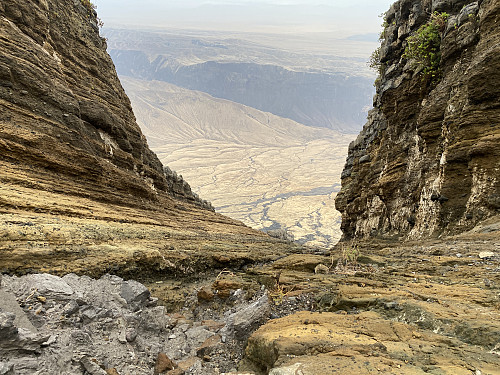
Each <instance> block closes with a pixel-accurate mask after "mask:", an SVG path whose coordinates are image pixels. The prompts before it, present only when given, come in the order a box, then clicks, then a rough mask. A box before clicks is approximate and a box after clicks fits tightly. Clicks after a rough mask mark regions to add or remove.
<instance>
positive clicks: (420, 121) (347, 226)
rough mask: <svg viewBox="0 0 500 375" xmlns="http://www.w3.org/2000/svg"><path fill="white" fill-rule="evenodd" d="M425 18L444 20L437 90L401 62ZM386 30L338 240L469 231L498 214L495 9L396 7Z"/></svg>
mask: <svg viewBox="0 0 500 375" xmlns="http://www.w3.org/2000/svg"><path fill="white" fill-rule="evenodd" d="M433 12H438V14H442V13H444V12H445V13H447V14H448V15H449V16H448V19H447V23H446V24H445V25H443V28H442V30H441V31H440V34H441V41H440V54H441V62H440V67H441V71H442V78H441V80H440V81H439V82H438V83H437V84H436V82H435V81H434V82H432V81H431V80H430V79H426V78H425V75H423V74H422V69H421V68H420V69H419V68H418V66H416V65H415V64H414V62H412V61H411V60H410V59H407V58H406V57H405V55H404V50H405V47H406V46H407V44H408V38H409V37H410V36H411V35H412V34H415V33H416V31H417V29H418V28H419V27H420V26H421V25H423V24H426V23H427V22H429V19H430V15H431V14H432V13H433ZM385 20H386V25H387V26H386V28H385V31H384V36H385V38H384V40H383V42H382V46H381V49H380V61H381V63H382V73H381V76H380V77H379V81H378V82H377V94H376V96H375V98H374V107H375V108H374V109H373V110H372V111H371V112H370V114H369V116H368V122H367V124H366V125H365V126H364V128H363V130H362V132H361V133H360V135H359V136H358V138H357V139H356V141H354V142H353V143H352V144H351V145H350V147H349V155H348V158H347V162H346V165H345V169H344V172H343V174H342V191H341V192H340V194H339V195H338V197H337V199H336V206H337V208H338V209H339V211H341V212H342V216H343V219H342V230H343V235H344V239H352V238H357V239H362V238H368V237H384V238H391V237H398V238H405V239H417V238H425V237H429V236H436V235H441V234H450V233H456V232H462V231H464V230H467V229H470V228H472V227H474V226H475V225H476V224H477V223H478V222H480V221H483V220H485V219H487V218H488V217H491V216H494V215H498V214H499V210H500V147H499V145H500V105H499V103H500V101H499V98H500V86H499V83H500V27H499V25H500V3H499V2H498V1H496V0H483V1H474V2H473V1H465V0H463V1H460V0H432V1H430V0H400V1H398V2H396V3H395V4H394V5H393V6H392V7H391V8H390V10H389V11H388V12H387V13H386V15H385Z"/></svg>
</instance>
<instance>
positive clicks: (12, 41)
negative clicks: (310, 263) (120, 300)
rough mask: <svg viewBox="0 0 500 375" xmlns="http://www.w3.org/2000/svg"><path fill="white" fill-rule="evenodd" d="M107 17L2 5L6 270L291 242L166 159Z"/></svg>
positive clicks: (173, 269)
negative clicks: (143, 122) (105, 26)
mask: <svg viewBox="0 0 500 375" xmlns="http://www.w3.org/2000/svg"><path fill="white" fill-rule="evenodd" d="M97 23H98V21H97V18H96V15H95V12H94V11H93V9H92V7H91V4H90V2H88V1H83V0H70V1H62V0H41V1H37V0H30V1H19V0H5V1H2V2H1V3H0V213H1V215H0V270H1V271H3V272H17V273H26V272H33V271H42V272H46V271H51V272H52V273H55V274H66V273H68V272H78V273H80V274H82V273H86V274H91V275H94V276H99V275H102V274H103V273H105V272H114V273H117V274H120V275H122V276H124V275H127V276H129V277H130V276H138V275H140V276H141V277H144V276H146V275H148V274H150V272H153V273H159V274H161V275H163V276H168V275H177V274H179V272H182V273H187V274H191V275H192V274H193V272H196V271H202V269H201V268H203V269H206V268H211V267H213V266H215V263H213V262H216V263H219V260H220V259H222V263H219V265H220V267H221V268H224V267H226V266H228V265H229V264H232V263H233V262H236V263H237V264H239V265H243V264H245V263H246V262H247V261H248V260H249V259H250V258H251V259H253V260H252V261H250V262H253V261H255V260H256V259H261V258H262V257H267V256H271V255H270V254H272V253H274V254H279V253H281V252H282V251H286V249H288V248H289V246H288V245H286V244H284V243H283V242H282V241H281V244H279V241H276V240H272V239H270V238H269V237H268V236H267V235H265V234H263V233H260V232H257V231H255V230H252V229H250V228H248V227H245V226H244V225H243V224H242V223H241V222H238V221H235V220H232V219H229V218H227V217H224V216H222V215H218V214H215V213H214V212H212V208H211V206H210V204H209V203H208V202H206V201H202V200H201V199H199V198H198V197H197V196H196V195H195V194H193V193H192V191H191V189H190V187H189V185H188V184H187V182H186V181H184V180H183V179H182V178H181V177H179V176H177V175H176V174H175V173H173V172H172V171H170V170H169V169H166V170H164V169H163V166H162V165H161V163H160V162H159V160H158V158H157V157H156V156H155V154H154V153H153V152H152V151H151V150H150V149H149V148H148V145H147V143H146V140H145V137H144V136H143V134H142V133H141V131H140V129H139V126H138V125H137V123H136V121H135V117H134V114H133V112H132V109H131V106H130V101H129V99H128V98H127V96H126V95H125V93H124V91H123V89H122V86H121V84H120V82H119V80H118V77H117V75H116V71H115V68H114V66H113V63H112V61H111V58H110V57H109V55H108V54H107V52H106V40H105V39H103V38H101V37H100V36H99V28H98V25H97ZM275 245H277V247H276V246H275ZM278 248H280V249H279V250H278ZM266 254H267V255H266ZM222 255H224V256H222ZM201 259H203V261H201ZM218 259H219V260H218ZM181 263H182V264H183V265H181ZM179 267H180V268H179ZM199 267H201V268H199ZM181 269H183V270H184V271H181Z"/></svg>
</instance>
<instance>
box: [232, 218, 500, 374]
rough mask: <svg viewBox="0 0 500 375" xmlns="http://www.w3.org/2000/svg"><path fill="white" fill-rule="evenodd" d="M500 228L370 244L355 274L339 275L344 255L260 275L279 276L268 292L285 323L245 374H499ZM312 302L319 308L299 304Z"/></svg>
mask: <svg viewBox="0 0 500 375" xmlns="http://www.w3.org/2000/svg"><path fill="white" fill-rule="evenodd" d="M495 228H496V229H495ZM499 230H500V227H499V225H498V222H490V223H487V224H485V225H482V226H479V227H477V228H475V230H474V231H472V232H469V233H467V234H462V235H461V236H457V237H453V238H450V239H448V240H445V241H437V240H436V241H427V242H420V243H408V244H406V245H403V246H397V247H395V246H393V245H392V246H389V247H386V245H387V243H386V244H384V243H377V242H372V243H370V244H366V243H365V245H364V246H362V247H360V251H361V253H360V256H359V257H358V261H359V263H358V264H357V265H356V266H351V267H344V268H342V267H336V264H337V262H338V260H339V259H342V258H341V252H340V249H339V250H338V251H336V252H334V253H333V254H332V257H331V258H330V259H329V258H328V257H326V256H323V257H321V256H318V255H317V256H314V257H312V256H309V257H307V256H304V261H303V263H302V264H300V262H299V260H298V259H297V258H298V257H297V256H295V255H292V256H289V257H286V258H282V259H280V260H278V261H275V262H273V263H272V264H270V265H266V266H264V267H263V268H255V269H254V272H255V273H256V274H258V275H260V276H261V277H262V278H263V277H264V275H270V276H271V277H272V275H273V274H275V273H276V271H277V270H279V272H280V273H279V276H278V279H279V284H278V286H279V287H274V288H272V287H271V288H270V296H271V297H272V299H273V302H274V303H275V304H276V306H275V311H278V314H277V316H276V318H278V319H273V320H271V321H269V322H268V323H266V324H265V325H263V326H262V327H260V328H259V329H258V330H257V331H256V332H255V333H254V334H252V336H251V337H250V339H249V342H248V346H247V348H246V358H245V360H244V361H243V362H242V363H241V370H242V372H245V371H243V370H246V371H248V370H251V371H253V372H254V373H256V374H272V375H285V374H303V375H313V374H315V375H316V374H318V375H319V374H321V375H327V374H350V373H356V374H401V375H403V374H405V375H406V374H436V375H438V374H439V375H442V374H450V375H452V374H453V375H455V374H464V375H466V374H467V375H468V374H483V375H484V374H491V375H494V374H498V373H499V369H500V351H499V349H500V293H499V292H500V247H499V245H498V241H496V239H498V236H499V233H500V232H499ZM487 249H490V250H487ZM487 252H490V254H491V253H493V254H495V255H494V256H490V257H488V258H482V257H481V256H482V255H484V254H485V253H487ZM311 263H312V264H311ZM314 264H317V265H319V264H322V265H324V266H325V267H327V266H329V272H328V273H314V271H313V267H314ZM307 295H309V296H311V295H312V296H314V298H313V300H312V304H311V305H309V306H308V305H304V304H302V306H300V301H303V298H304V297H305V296H307ZM293 310H302V311H300V312H296V313H293ZM304 310H307V311H304ZM281 311H283V312H285V314H283V315H281V314H280V313H281ZM290 312H291V314H290V315H288V314H289V313H290Z"/></svg>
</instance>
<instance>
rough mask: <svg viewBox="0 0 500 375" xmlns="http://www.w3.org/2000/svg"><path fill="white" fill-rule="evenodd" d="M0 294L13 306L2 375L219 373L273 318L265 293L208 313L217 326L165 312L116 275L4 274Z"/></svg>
mask: <svg viewBox="0 0 500 375" xmlns="http://www.w3.org/2000/svg"><path fill="white" fill-rule="evenodd" d="M0 291H1V293H2V294H4V295H8V296H10V297H11V298H12V299H13V300H14V301H16V302H15V303H16V306H13V305H9V306H8V305H5V304H4V303H2V304H0V370H1V371H2V372H1V373H2V374H16V375H21V374H34V373H37V374H60V373H65V374H137V375H141V374H152V373H153V372H154V373H155V374H170V375H172V374H207V375H209V374H220V373H221V372H224V371H229V370H231V369H233V370H234V369H235V367H236V365H237V362H238V361H239V359H240V358H241V353H242V347H243V345H244V343H245V340H246V338H247V337H248V334H249V333H250V332H251V330H250V326H249V325H248V324H249V323H250V324H251V323H256V322H258V321H262V319H267V318H268V316H269V306H268V302H267V301H268V299H267V295H266V294H263V295H262V296H261V297H260V298H257V299H256V300H255V301H247V300H246V298H245V297H244V294H241V293H240V294H239V295H240V297H239V298H238V297H235V299H234V300H233V302H234V303H235V305H234V307H233V308H232V309H231V308H230V306H229V305H227V306H226V307H225V309H224V308H222V309H221V310H220V311H219V312H213V311H212V312H211V317H214V318H216V319H217V321H215V320H213V319H211V320H208V319H204V318H205V317H206V316H208V315H207V314H208V313H207V312H200V313H199V314H198V315H197V316H196V317H194V316H193V314H192V312H189V311H187V310H186V313H187V316H184V315H182V314H179V313H176V314H173V313H167V309H166V308H165V307H164V306H158V305H157V298H154V297H151V296H150V293H149V290H148V289H147V288H146V287H145V286H144V285H142V284H140V283H138V282H136V281H133V280H128V281H124V280H123V279H121V278H120V277H117V276H111V275H105V276H103V277H101V278H100V279H97V280H96V279H92V278H90V277H87V276H81V277H79V276H77V275H75V274H68V275H66V276H64V277H63V278H60V277H57V276H54V275H50V274H31V275H27V276H22V277H16V276H7V275H3V278H2V285H1V287H0ZM233 292H234V291H233ZM232 294H233V295H234V293H232ZM236 299H237V301H236ZM266 306H267V307H266ZM200 311H201V310H200ZM248 314H249V315H251V316H253V317H258V319H257V318H255V319H253V320H252V319H250V321H244V320H243V318H242V316H246V315H248ZM16 317H17V318H22V319H25V320H28V321H29V322H31V323H32V324H33V326H35V327H36V328H34V327H32V329H31V330H28V329H26V328H22V327H20V325H19V324H16ZM245 323H246V324H247V325H245ZM242 327H246V328H247V330H246V331H245V332H242V330H241V329H242ZM253 328H254V329H255V328H256V327H253Z"/></svg>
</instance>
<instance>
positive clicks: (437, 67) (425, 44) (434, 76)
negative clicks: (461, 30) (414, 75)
mask: <svg viewBox="0 0 500 375" xmlns="http://www.w3.org/2000/svg"><path fill="white" fill-rule="evenodd" d="M448 16H449V15H448V14H447V13H438V12H434V13H433V14H432V15H431V19H430V20H429V21H428V22H427V23H426V24H424V25H422V26H420V27H419V28H418V30H417V31H416V33H415V34H413V35H412V36H410V37H409V38H408V39H407V42H408V45H407V46H406V48H405V52H404V55H403V56H404V57H405V58H407V59H409V60H413V61H415V63H416V64H417V66H418V67H420V68H422V74H423V75H424V76H426V77H430V78H431V81H432V82H437V81H438V80H439V79H440V77H441V36H442V34H443V32H444V30H445V28H446V22H447V20H448Z"/></svg>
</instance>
